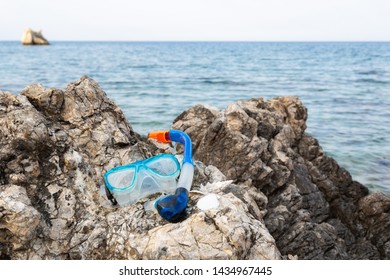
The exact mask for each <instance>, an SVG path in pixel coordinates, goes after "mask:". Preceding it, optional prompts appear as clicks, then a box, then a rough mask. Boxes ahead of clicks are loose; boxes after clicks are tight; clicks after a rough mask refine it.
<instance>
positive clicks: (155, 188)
mask: <svg viewBox="0 0 390 280" xmlns="http://www.w3.org/2000/svg"><path fill="white" fill-rule="evenodd" d="M157 192H161V189H160V185H159V184H158V183H157V182H156V180H155V179H154V178H153V177H151V176H148V177H144V179H143V180H142V183H141V189H140V193H141V196H142V197H146V196H149V195H151V194H153V193H157Z"/></svg>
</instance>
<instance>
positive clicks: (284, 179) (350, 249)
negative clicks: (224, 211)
mask: <svg viewBox="0 0 390 280" xmlns="http://www.w3.org/2000/svg"><path fill="white" fill-rule="evenodd" d="M306 119H307V110H306V108H305V107H304V106H303V105H302V103H301V102H300V100H299V99H298V98H297V97H281V98H275V99H272V100H269V101H265V100H264V99H262V98H257V99H251V100H248V101H240V102H237V103H234V104H231V105H229V106H228V107H227V108H226V109H224V110H220V111H218V110H217V109H215V108H211V107H206V106H202V105H197V106H194V107H192V108H190V109H188V110H187V111H186V112H184V113H182V114H181V115H180V116H179V117H178V118H177V119H176V120H175V121H174V124H173V127H174V128H175V129H180V130H183V131H185V132H187V133H188V134H189V135H190V137H191V138H192V139H193V142H194V157H195V158H196V159H197V160H200V161H202V162H204V163H205V164H212V165H215V166H216V167H217V168H219V169H220V170H221V171H222V173H224V174H225V175H226V176H227V179H231V180H234V182H235V183H237V184H239V185H240V184H245V185H251V186H253V187H252V189H254V190H256V192H257V193H261V194H262V195H265V196H266V198H267V200H266V202H264V203H263V205H262V209H263V210H262V211H263V212H266V215H265V216H264V220H265V223H266V226H267V229H268V230H269V232H270V233H271V234H272V236H273V237H274V238H275V240H276V244H277V246H278V248H279V250H280V252H281V253H282V255H284V256H285V258H288V255H297V256H298V257H299V259H377V258H382V259H389V258H390V254H389V248H390V247H389V244H390V230H389V223H390V216H389V206H388V205H389V198H388V197H387V196H385V195H384V194H380V193H377V194H371V195H368V190H367V188H366V187H364V186H362V185H361V184H359V183H358V182H355V181H353V180H352V178H351V176H350V174H349V173H348V172H347V171H346V170H345V169H343V168H342V167H340V166H339V165H338V164H337V162H336V161H335V160H334V159H332V158H330V157H329V156H327V155H326V154H325V153H324V152H323V150H322V149H321V147H320V145H319V144H318V142H317V140H316V139H314V138H313V137H311V136H310V135H308V134H306V133H305V132H304V131H305V128H306ZM192 128H196V129H192ZM253 193H254V192H253V191H252V192H251V196H252V197H254V196H253ZM373 208H374V209H376V210H372V209H373ZM286 256H287V257H286Z"/></svg>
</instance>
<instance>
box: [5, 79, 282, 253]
mask: <svg viewBox="0 0 390 280" xmlns="http://www.w3.org/2000/svg"><path fill="white" fill-rule="evenodd" d="M161 151H169V149H167V147H161V146H156V145H154V144H153V143H152V142H150V141H144V140H143V139H141V137H140V136H139V135H138V134H136V133H135V132H134V131H133V130H132V128H131V126H130V124H129V123H128V122H127V120H126V119H125V117H124V115H123V113H122V111H121V110H120V109H119V108H118V107H117V106H116V105H115V104H114V103H113V102H112V101H110V100H109V99H108V98H107V96H106V94H105V93H104V92H103V91H102V89H101V88H100V87H99V86H98V84H97V83H96V82H95V81H93V80H92V79H90V78H88V77H82V78H81V79H80V80H78V81H76V82H74V83H71V84H69V85H68V87H67V88H65V89H53V88H51V89H46V88H44V87H43V86H41V85H30V86H28V87H26V88H25V89H24V90H23V91H22V92H21V95H13V94H11V93H8V92H2V91H0V259H278V258H281V254H280V252H279V250H278V248H277V247H276V244H275V240H274V238H273V237H272V236H271V235H270V233H269V231H268V230H267V228H266V226H265V222H264V221H263V217H264V215H265V209H264V207H265V205H266V201H267V198H266V197H265V195H264V194H262V193H261V192H257V191H256V190H255V189H254V188H253V186H250V185H243V184H234V183H232V182H231V181H226V177H225V175H224V174H222V173H221V172H220V171H219V170H218V169H217V168H216V167H214V166H211V165H204V164H202V163H201V162H198V163H197V168H196V173H195V181H194V184H193V189H194V190H198V192H197V193H191V194H190V205H189V207H188V217H187V219H186V220H184V221H183V222H181V223H177V224H170V223H168V222H166V221H164V220H162V218H160V216H159V215H158V214H156V213H154V212H145V210H144V207H143V202H144V201H145V200H144V201H140V202H139V203H137V204H135V205H132V206H129V207H126V208H120V209H107V208H104V207H102V204H101V202H100V200H99V195H100V194H99V187H100V186H101V185H102V184H103V179H102V175H103V174H104V173H105V172H106V171H107V170H109V169H111V168H112V167H114V166H117V165H123V164H125V163H129V162H131V161H135V160H138V159H141V158H145V157H150V156H152V155H153V154H156V153H158V152H161ZM199 192H203V193H208V192H213V193H215V194H217V195H218V197H219V201H220V203H219V204H220V206H219V207H218V208H216V209H209V210H207V211H201V210H199V209H198V208H197V207H196V202H197V200H198V199H199V198H200V197H202V195H201V194H199Z"/></svg>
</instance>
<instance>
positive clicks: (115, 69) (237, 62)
mask: <svg viewBox="0 0 390 280" xmlns="http://www.w3.org/2000/svg"><path fill="white" fill-rule="evenodd" d="M82 75H89V76H91V77H92V78H94V79H96V80H97V81H98V82H99V83H100V85H101V86H102V87H103V89H104V90H105V91H106V92H107V94H108V95H109V97H110V98H111V99H113V100H114V101H115V102H116V103H117V104H119V106H120V107H121V108H122V110H123V111H124V112H125V114H126V116H127V117H128V119H129V121H130V122H131V124H132V125H133V127H134V128H135V130H136V131H138V132H139V133H141V134H146V133H147V132H148V131H150V130H153V129H167V128H169V126H170V124H171V122H172V121H173V119H174V118H175V117H176V116H177V115H178V114H180V113H181V112H182V111H184V110H186V109H187V108H188V107H190V106H191V105H194V104H198V103H203V104H210V105H214V106H217V107H219V108H224V107H225V106H226V105H227V104H229V103H231V102H234V101H236V100H241V99H248V98H251V97H259V96H262V97H265V98H267V99H269V98H272V97H275V96H281V95H298V96H299V97H300V98H301V99H302V101H303V102H304V104H305V106H306V107H307V108H308V110H309V120H308V128H307V132H309V133H311V134H312V135H314V136H315V137H316V138H318V139H319V141H320V144H321V145H322V147H323V148H324V150H325V151H327V152H328V153H329V154H330V155H331V156H333V157H334V158H335V159H336V160H337V161H338V162H339V163H340V164H341V165H342V166H343V167H345V168H346V169H347V170H349V171H350V172H351V173H352V175H353V177H354V179H356V180H358V181H360V182H362V183H363V184H365V185H367V186H368V187H369V188H370V189H371V190H374V191H378V190H381V191H385V192H387V193H390V144H389V138H390V125H389V124H388V123H389V121H390V43H222V42H221V43H211V42H210V43H206V42H203V43H200V42H199V43H190V42H188V43H175V42H166V43H163V42H52V45H50V46H47V47H34V46H21V45H20V44H19V43H18V42H0V89H1V90H7V91H11V92H13V93H18V92H19V91H20V90H21V89H22V88H23V87H24V86H26V85H28V84H30V83H35V82H39V83H42V84H43V85H45V86H47V87H65V86H66V85H67V84H68V83H69V82H70V81H74V80H77V79H78V78H79V77H80V76H82Z"/></svg>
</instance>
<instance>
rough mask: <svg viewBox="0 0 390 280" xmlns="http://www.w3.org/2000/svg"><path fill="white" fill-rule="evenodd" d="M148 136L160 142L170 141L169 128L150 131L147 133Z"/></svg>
mask: <svg viewBox="0 0 390 280" xmlns="http://www.w3.org/2000/svg"><path fill="white" fill-rule="evenodd" d="M148 138H152V139H154V140H156V141H158V142H161V143H170V142H171V139H170V137H169V130H160V131H152V132H150V133H149V135H148Z"/></svg>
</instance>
